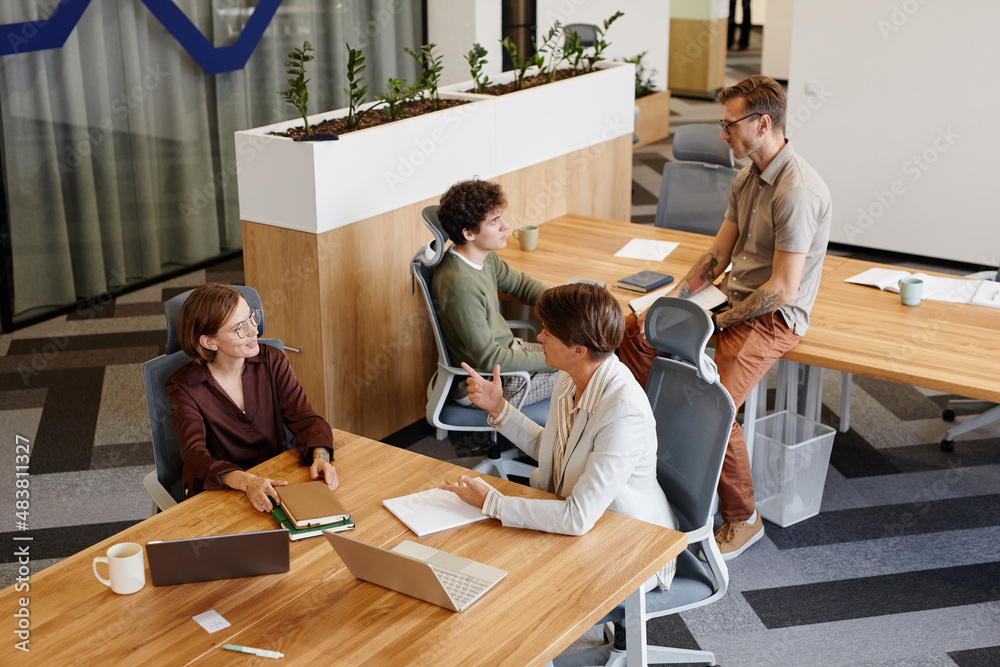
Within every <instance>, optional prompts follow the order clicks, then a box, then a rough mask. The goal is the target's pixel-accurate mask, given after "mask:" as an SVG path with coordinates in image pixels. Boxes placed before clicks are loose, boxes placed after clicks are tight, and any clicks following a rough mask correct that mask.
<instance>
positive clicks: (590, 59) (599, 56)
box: [584, 12, 625, 72]
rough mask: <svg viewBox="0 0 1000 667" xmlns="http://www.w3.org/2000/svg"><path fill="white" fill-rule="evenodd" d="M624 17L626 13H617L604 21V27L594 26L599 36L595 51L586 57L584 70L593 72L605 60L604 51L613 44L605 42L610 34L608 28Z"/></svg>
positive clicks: (595, 39) (596, 40)
mask: <svg viewBox="0 0 1000 667" xmlns="http://www.w3.org/2000/svg"><path fill="white" fill-rule="evenodd" d="M623 16H625V14H624V13H622V12H615V13H614V14H613V15H612V16H611V17H609V18H607V19H605V20H604V25H603V27H602V26H599V25H597V26H594V29H595V32H596V33H597V36H596V37H595V38H594V50H593V51H591V52H590V53H589V54H588V55H587V56H586V57H585V60H586V61H587V66H586V67H585V68H584V69H585V70H586V71H588V72H593V71H594V66H595V65H597V63H599V62H601V61H602V60H604V50H605V49H607V48H608V46H610V44H611V42H608V41H605V39H604V35H605V34H606V33H607V32H608V28H610V27H611V24H612V23H614V22H615V21H617V20H618V19H620V18H621V17H623Z"/></svg>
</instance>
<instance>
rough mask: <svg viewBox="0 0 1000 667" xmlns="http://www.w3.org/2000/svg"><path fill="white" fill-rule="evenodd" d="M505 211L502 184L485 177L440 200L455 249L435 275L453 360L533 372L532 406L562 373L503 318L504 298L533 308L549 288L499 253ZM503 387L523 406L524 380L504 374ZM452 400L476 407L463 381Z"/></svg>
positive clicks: (443, 221)
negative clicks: (547, 362)
mask: <svg viewBox="0 0 1000 667" xmlns="http://www.w3.org/2000/svg"><path fill="white" fill-rule="evenodd" d="M506 206H507V198H506V197H505V196H504V193H503V190H502V189H501V188H500V186H499V185H497V184H496V183H492V182H490V181H480V180H478V179H475V180H470V181H462V182H460V183H456V184H455V185H453V186H452V187H451V188H450V189H449V190H448V192H446V193H445V194H444V196H443V197H441V205H440V207H439V208H438V219H439V220H440V222H441V226H442V227H444V230H445V231H446V232H447V233H448V236H449V238H451V241H452V244H453V245H452V246H451V248H450V249H449V250H448V252H447V253H445V257H444V259H442V260H441V264H440V265H439V266H438V268H437V270H436V271H435V272H434V279H433V280H432V281H431V296H432V297H433V299H434V304H435V310H436V311H437V315H438V322H439V323H440V325H441V332H442V333H443V334H444V340H445V344H446V345H447V347H448V353H449V354H450V355H451V361H452V363H454V364H456V365H457V364H459V363H461V362H463V361H464V362H466V363H467V364H469V365H470V366H472V367H473V368H478V369H485V370H490V369H492V368H493V367H494V366H495V365H497V364H500V367H501V368H503V370H505V371H529V372H531V373H532V375H531V388H530V390H529V391H528V395H527V396H525V397H524V403H523V404H524V405H530V404H531V403H534V402H536V401H539V400H541V399H543V398H546V397H548V396H550V395H551V394H552V386H553V382H554V379H555V369H553V368H550V367H548V366H547V365H546V364H545V355H544V354H542V351H541V345H539V344H537V343H525V342H523V341H522V340H521V339H520V338H515V337H514V334H513V332H511V330H510V327H508V326H507V322H506V321H505V320H504V319H503V316H502V315H501V314H500V300H499V298H498V296H497V293H498V292H502V293H504V294H510V295H511V296H513V297H514V298H516V299H519V300H521V301H524V302H525V303H528V304H531V305H534V303H535V301H537V300H538V297H539V296H540V295H541V294H542V292H543V291H545V285H543V284H542V283H540V282H538V281H537V280H535V279H534V278H532V277H530V276H528V275H525V274H524V273H522V272H519V271H514V270H513V269H511V268H510V267H509V266H507V263H506V262H504V261H503V260H502V259H500V258H499V257H497V254H496V253H495V252H494V251H495V250H498V249H500V248H505V247H506V246H507V232H508V231H509V230H510V225H508V224H507V222H506V221H505V220H504V219H503V211H504V208H506ZM503 385H504V397H505V398H507V400H509V401H511V402H512V403H515V404H516V403H517V400H518V399H519V398H520V394H521V393H522V392H523V391H524V381H523V380H521V379H520V378H516V377H505V378H504V380H503ZM452 395H453V398H455V399H456V400H457V401H458V402H459V403H461V404H463V405H470V402H469V398H468V389H467V388H466V385H465V383H464V382H456V383H455V385H454V389H453V394H452Z"/></svg>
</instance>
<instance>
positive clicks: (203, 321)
mask: <svg viewBox="0 0 1000 667" xmlns="http://www.w3.org/2000/svg"><path fill="white" fill-rule="evenodd" d="M239 303H240V293H239V292H237V291H236V290H235V289H233V288H232V287H230V286H229V285H223V284H222V283H208V284H206V285H202V286H201V287H198V288H197V289H195V291H194V292H192V293H191V294H190V295H189V296H188V298H187V300H186V301H184V305H183V306H181V314H180V315H179V316H178V317H177V342H178V343H180V346H181V349H182V350H184V352H186V353H187V355H188V356H189V357H191V359H193V360H194V362H195V363H197V364H199V365H200V364H204V363H209V364H210V363H212V362H213V361H215V350H208V349H206V348H204V347H202V345H201V343H199V342H198V339H200V338H201V337H202V336H214V335H215V334H217V333H218V332H219V329H221V328H222V325H224V324H225V323H226V320H228V319H229V318H230V317H232V314H233V311H234V310H236V306H238V305H239Z"/></svg>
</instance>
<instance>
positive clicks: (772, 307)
mask: <svg viewBox="0 0 1000 667" xmlns="http://www.w3.org/2000/svg"><path fill="white" fill-rule="evenodd" d="M778 297H779V294H778V293H777V292H772V291H771V290H770V289H768V287H767V286H766V285H763V286H761V287H760V288H759V289H757V290H756V291H755V292H753V293H752V294H751V295H750V296H748V297H747V298H746V299H744V300H743V301H742V302H740V303H739V304H737V305H736V306H735V307H733V308H732V310H727V311H726V312H724V313H722V314H720V315H718V316H716V318H715V320H716V322H717V323H718V324H719V326H720V327H723V328H725V327H731V326H733V325H734V324H738V323H740V322H743V321H744V320H752V319H753V318H755V317H760V316H761V315H765V314H767V313H771V312H774V311H776V310H777V309H778V308H780V307H781V305H782V304H781V302H780V301H779V300H778Z"/></svg>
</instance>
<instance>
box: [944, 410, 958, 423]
mask: <svg viewBox="0 0 1000 667" xmlns="http://www.w3.org/2000/svg"><path fill="white" fill-rule="evenodd" d="M941 419H943V420H945V421H946V422H953V421H955V411H954V410H952V409H951V408H945V409H944V412H942V413H941Z"/></svg>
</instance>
